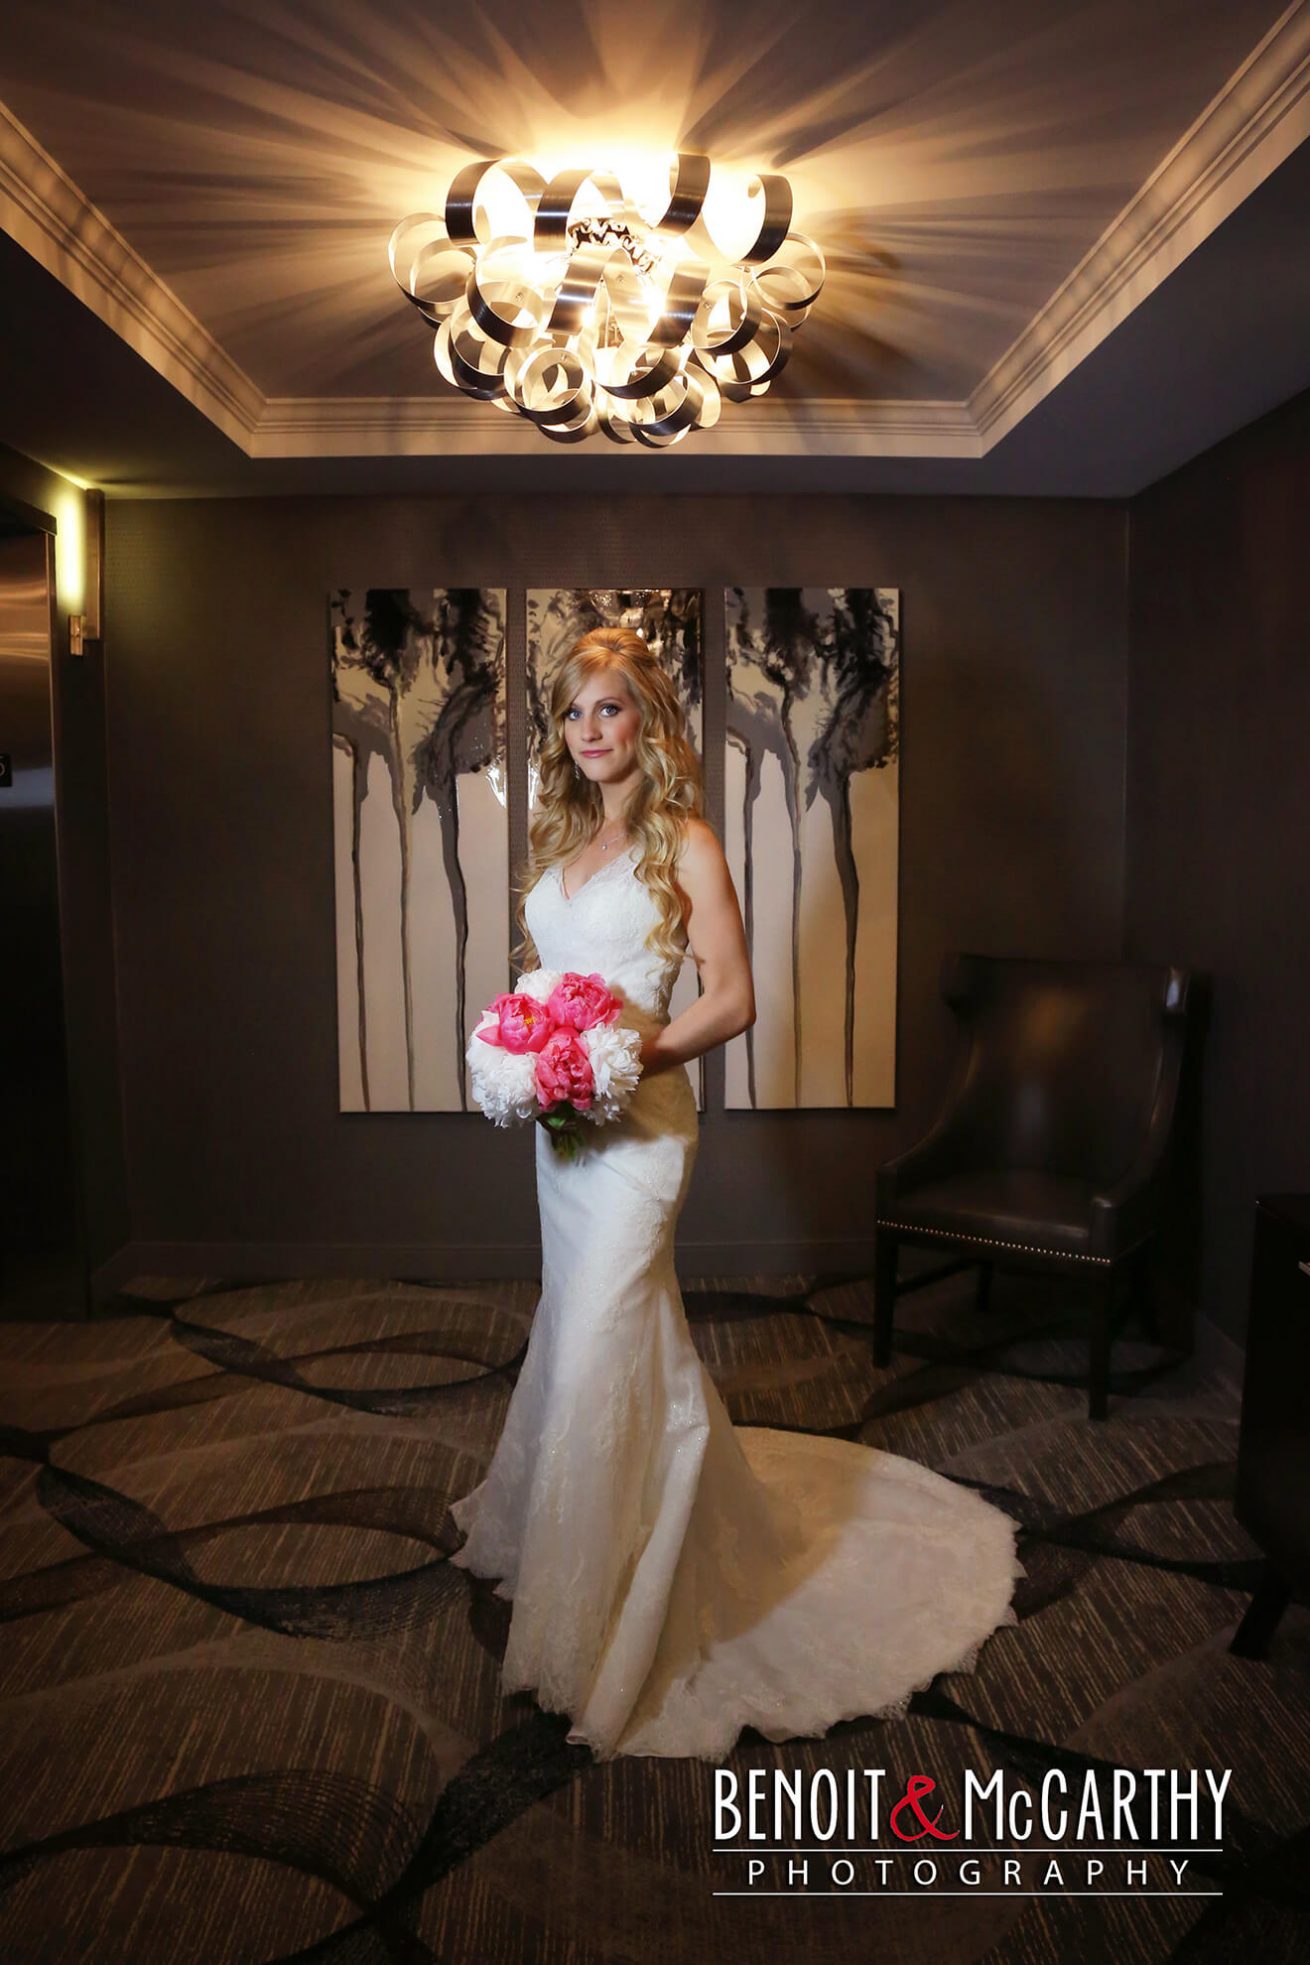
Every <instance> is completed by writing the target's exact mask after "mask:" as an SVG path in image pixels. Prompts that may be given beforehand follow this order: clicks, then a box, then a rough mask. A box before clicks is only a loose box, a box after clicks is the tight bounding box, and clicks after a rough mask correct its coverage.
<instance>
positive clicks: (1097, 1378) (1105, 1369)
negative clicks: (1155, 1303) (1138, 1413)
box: [1087, 1264, 1116, 1419]
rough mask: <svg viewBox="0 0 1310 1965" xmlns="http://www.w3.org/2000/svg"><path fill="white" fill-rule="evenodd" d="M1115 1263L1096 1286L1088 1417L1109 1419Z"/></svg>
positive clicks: (1089, 1366) (1089, 1361) (1090, 1353)
mask: <svg viewBox="0 0 1310 1965" xmlns="http://www.w3.org/2000/svg"><path fill="white" fill-rule="evenodd" d="M1115 1280H1116V1279H1115V1273H1114V1265H1113V1264H1111V1266H1110V1267H1109V1268H1108V1269H1107V1270H1106V1271H1105V1273H1104V1275H1101V1276H1098V1277H1097V1278H1096V1281H1095V1282H1094V1283H1093V1285H1092V1302H1091V1326H1092V1328H1091V1343H1090V1346H1089V1352H1088V1372H1087V1416H1088V1418H1089V1419H1105V1418H1107V1417H1108V1415H1109V1410H1110V1341H1111V1333H1112V1331H1113V1329H1114V1290H1115Z"/></svg>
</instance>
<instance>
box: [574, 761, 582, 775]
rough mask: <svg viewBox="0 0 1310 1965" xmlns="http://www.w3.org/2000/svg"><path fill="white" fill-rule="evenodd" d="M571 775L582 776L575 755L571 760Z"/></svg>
mask: <svg viewBox="0 0 1310 1965" xmlns="http://www.w3.org/2000/svg"><path fill="white" fill-rule="evenodd" d="M573 775H574V777H575V778H580V777H581V776H582V773H581V771H580V770H579V769H578V760H577V758H576V757H575V758H574V760H573Z"/></svg>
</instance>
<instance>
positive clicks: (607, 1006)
mask: <svg viewBox="0 0 1310 1965" xmlns="http://www.w3.org/2000/svg"><path fill="white" fill-rule="evenodd" d="M546 1008H547V1009H548V1010H549V1011H550V1014H551V1016H552V1017H554V1019H555V1021H556V1023H557V1024H564V1025H567V1026H568V1028H569V1029H570V1030H594V1029H595V1028H596V1026H597V1024H602V1023H613V1021H614V1019H615V1017H617V1016H618V1014H619V1012H620V1010H622V1008H623V1001H622V998H621V997H618V996H615V995H613V994H612V993H611V991H610V990H608V989H607V988H606V987H605V978H604V976H602V975H598V974H597V973H596V971H595V970H593V971H592V973H591V974H590V975H589V976H583V975H579V973H578V971H577V970H576V969H568V970H566V971H565V973H564V974H563V975H562V976H561V977H560V979H559V981H558V982H557V983H556V985H555V987H554V989H553V990H552V991H551V993H550V995H549V997H548V998H547V999H546Z"/></svg>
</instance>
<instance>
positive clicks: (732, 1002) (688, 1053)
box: [642, 819, 755, 1076]
mask: <svg viewBox="0 0 1310 1965" xmlns="http://www.w3.org/2000/svg"><path fill="white" fill-rule="evenodd" d="M678 882H679V885H680V886H681V887H682V890H683V892H684V893H685V894H686V896H687V899H688V901H689V902H690V903H691V911H690V913H689V915H688V917H687V940H688V945H689V947H690V951H691V956H692V959H693V961H694V962H695V964H696V968H697V970H698V971H699V974H700V980H701V994H700V995H699V996H698V997H697V999H696V1001H695V1002H694V1003H692V1004H690V1005H689V1006H688V1008H687V1009H685V1010H684V1011H683V1012H682V1014H681V1015H680V1016H676V1017H674V1019H673V1021H672V1022H671V1023H668V1024H666V1025H665V1026H664V1028H663V1030H657V1031H654V1032H652V1034H651V1035H650V1036H649V1037H648V1038H647V1039H646V1041H645V1043H644V1044H643V1046H642V1068H643V1070H644V1072H645V1073H646V1075H647V1076H649V1075H650V1074H651V1072H657V1071H664V1070H667V1069H668V1067H669V1066H670V1065H673V1064H687V1063H689V1062H690V1061H691V1059H692V1058H698V1057H700V1056H701V1055H702V1054H703V1053H704V1052H705V1051H712V1050H713V1049H714V1046H715V1045H716V1044H725V1043H726V1042H727V1040H728V1039H729V1038H730V1037H736V1036H737V1035H738V1033H739V1032H741V1031H743V1030H745V1029H747V1028H748V1027H749V1026H750V1025H751V1024H753V1023H754V1021H755V987H754V983H753V982H752V979H751V965H750V956H749V954H748V952H747V948H746V930H745V928H744V927H743V926H742V919H741V908H740V906H739V905H738V902H737V890H736V888H735V887H734V886H733V884H732V875H731V873H730V872H729V871H728V862H727V860H726V859H725V858H724V853H723V848H722V847H721V846H720V844H719V842H718V838H717V836H716V835H715V832H714V830H713V828H712V827H711V826H709V825H707V824H706V822H705V820H704V819H691V820H689V821H688V825H687V839H686V842H685V844H684V846H683V849H682V856H681V858H680V860H679V862H678Z"/></svg>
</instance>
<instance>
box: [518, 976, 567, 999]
mask: <svg viewBox="0 0 1310 1965" xmlns="http://www.w3.org/2000/svg"><path fill="white" fill-rule="evenodd" d="M563 974H564V970H563V969H529V970H528V972H527V974H526V975H524V976H520V977H519V979H518V981H517V982H516V983H515V985H514V994H515V995H516V996H530V997H531V998H532V1000H533V1002H534V1003H544V1002H545V1001H546V998H547V997H548V996H549V995H550V994H551V992H552V991H553V990H554V989H555V987H556V985H557V984H558V982H559V980H560V977H561V976H562V975H563Z"/></svg>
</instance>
